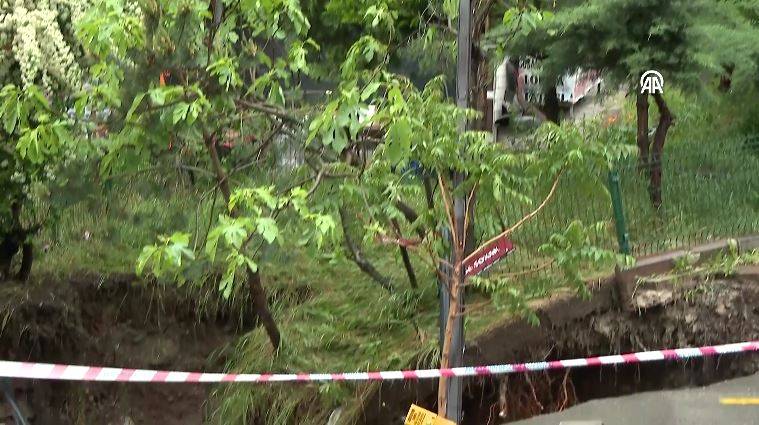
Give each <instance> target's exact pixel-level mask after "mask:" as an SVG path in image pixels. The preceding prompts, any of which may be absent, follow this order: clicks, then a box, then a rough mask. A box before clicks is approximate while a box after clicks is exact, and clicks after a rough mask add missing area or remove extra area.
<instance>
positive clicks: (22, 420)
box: [0, 379, 29, 425]
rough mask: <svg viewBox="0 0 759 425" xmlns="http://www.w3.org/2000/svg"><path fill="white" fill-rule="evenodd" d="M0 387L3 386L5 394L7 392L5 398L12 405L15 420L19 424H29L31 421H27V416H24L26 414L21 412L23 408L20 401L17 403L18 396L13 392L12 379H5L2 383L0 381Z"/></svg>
mask: <svg viewBox="0 0 759 425" xmlns="http://www.w3.org/2000/svg"><path fill="white" fill-rule="evenodd" d="M0 387H2V390H3V394H5V399H6V400H8V404H9V405H10V406H11V410H12V411H13V420H14V422H15V423H16V424H17V425H29V422H27V421H26V417H24V414H23V413H22V412H21V408H20V407H19V406H18V403H16V397H15V395H14V394H13V386H12V385H11V380H10V379H3V381H2V383H0Z"/></svg>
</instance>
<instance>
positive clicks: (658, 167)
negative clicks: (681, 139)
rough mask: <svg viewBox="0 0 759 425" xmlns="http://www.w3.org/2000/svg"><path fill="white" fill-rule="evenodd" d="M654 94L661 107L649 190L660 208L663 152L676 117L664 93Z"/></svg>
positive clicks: (659, 107) (658, 105) (656, 206)
mask: <svg viewBox="0 0 759 425" xmlns="http://www.w3.org/2000/svg"><path fill="white" fill-rule="evenodd" d="M653 96H654V101H656V107H657V108H658V109H659V124H658V125H657V126H656V133H655V134H654V143H653V149H652V153H651V184H650V186H649V192H650V195H651V203H652V204H653V206H654V208H656V209H659V207H661V204H662V197H661V181H662V153H663V152H664V142H665V141H666V139H667V132H668V131H669V128H670V127H671V126H672V122H673V121H674V117H673V116H672V113H671V112H670V110H669V108H668V107H667V102H665V101H664V98H663V97H662V95H661V94H659V93H657V94H654V95H653Z"/></svg>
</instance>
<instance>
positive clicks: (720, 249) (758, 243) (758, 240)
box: [615, 235, 759, 311]
mask: <svg viewBox="0 0 759 425" xmlns="http://www.w3.org/2000/svg"><path fill="white" fill-rule="evenodd" d="M731 241H735V242H737V245H738V252H739V253H745V252H750V251H753V250H756V249H759V235H750V236H744V237H740V238H725V239H721V240H718V241H714V242H709V243H706V244H701V245H697V246H695V247H692V248H690V249H677V250H672V251H667V252H663V253H660V254H654V255H650V256H646V257H642V258H639V259H638V260H637V262H636V264H635V265H634V266H633V267H630V268H628V269H624V270H617V272H616V274H615V280H616V284H617V290H618V294H619V297H620V300H619V301H620V304H621V305H622V306H624V308H625V309H627V310H629V311H633V310H635V309H636V308H637V307H636V306H635V305H634V304H633V302H632V300H633V295H634V293H635V290H636V288H637V286H638V282H639V279H641V278H644V277H648V276H652V275H657V274H665V273H668V272H670V271H672V270H674V269H675V267H677V261H678V259H680V258H682V257H684V256H686V255H693V254H695V255H697V256H698V258H697V260H696V263H695V264H696V265H698V264H703V263H705V262H707V261H709V260H711V259H714V258H715V257H716V256H717V255H719V254H721V253H724V252H727V251H728V250H729V249H730V244H731V243H732V242H731ZM737 272H738V274H752V275H757V276H759V267H749V268H746V269H741V270H738V271H737Z"/></svg>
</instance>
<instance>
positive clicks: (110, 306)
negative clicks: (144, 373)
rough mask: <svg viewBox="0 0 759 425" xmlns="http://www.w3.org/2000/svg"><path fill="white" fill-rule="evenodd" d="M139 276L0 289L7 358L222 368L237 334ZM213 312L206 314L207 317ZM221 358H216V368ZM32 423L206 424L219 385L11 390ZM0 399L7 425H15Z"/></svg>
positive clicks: (27, 385)
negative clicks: (224, 349) (228, 345)
mask: <svg viewBox="0 0 759 425" xmlns="http://www.w3.org/2000/svg"><path fill="white" fill-rule="evenodd" d="M201 307H203V306H199V305H196V304H195V302H194V301H193V299H192V298H188V297H185V296H182V295H180V294H179V293H178V292H176V291H172V290H166V289H165V288H163V289H161V290H156V289H155V288H153V289H150V288H147V287H145V286H143V285H140V284H138V283H137V282H136V280H135V279H134V277H133V276H129V275H124V276H107V277H106V276H98V275H86V276H78V277H76V278H72V279H68V280H63V281H61V280H58V279H41V281H40V282H37V283H28V284H18V283H10V282H5V283H3V282H0V359H4V360H16V361H35V362H50V363H66V364H85V365H103V366H113V367H127V368H149V369H174V370H192V371H199V370H221V369H223V363H224V360H225V357H224V353H223V352H221V351H217V350H220V349H221V348H222V347H224V346H225V345H226V343H228V342H229V341H231V340H233V339H234V338H235V336H236V334H237V331H238V330H237V326H233V325H231V324H230V322H232V321H231V320H229V319H228V318H226V317H223V316H224V315H223V314H220V313H218V311H213V312H210V309H204V308H201ZM199 311H205V312H206V313H203V314H201V313H199ZM209 359H213V360H209ZM13 386H14V391H15V394H16V398H17V400H18V402H19V403H20V404H21V407H22V409H23V410H24V412H25V414H27V416H28V418H29V422H30V423H32V424H35V425H37V424H56V425H59V424H103V425H139V424H166V425H173V424H177V425H179V424H201V423H202V422H203V418H204V416H205V414H206V410H207V409H209V408H210V407H209V405H208V403H207V400H208V399H209V391H210V390H211V387H209V386H207V385H188V384H182V385H176V384H160V385H155V384H135V385H118V384H107V383H97V384H81V383H65V382H48V381H33V382H18V381H16V382H13ZM10 416H11V413H10V410H9V407H8V406H7V405H6V404H5V403H4V402H3V401H2V400H0V424H3V423H7V424H13V420H12V419H11V417H10Z"/></svg>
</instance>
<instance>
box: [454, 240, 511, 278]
mask: <svg viewBox="0 0 759 425" xmlns="http://www.w3.org/2000/svg"><path fill="white" fill-rule="evenodd" d="M513 250H514V244H513V243H512V242H511V241H510V240H508V239H506V237H505V236H503V237H501V238H499V239H497V240H495V241H494V242H491V243H490V244H488V245H486V246H484V247H483V248H482V249H480V250H479V251H476V252H474V253H473V254H472V255H470V256H469V258H468V259H467V260H464V264H463V269H464V276H466V277H469V276H475V275H478V274H480V273H482V272H483V271H484V270H485V269H487V268H488V267H490V266H492V265H493V264H495V263H496V262H497V261H498V260H500V259H501V258H503V257H505V256H506V255H507V254H509V253H510V252H511V251H513Z"/></svg>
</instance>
